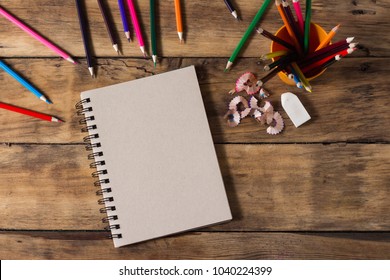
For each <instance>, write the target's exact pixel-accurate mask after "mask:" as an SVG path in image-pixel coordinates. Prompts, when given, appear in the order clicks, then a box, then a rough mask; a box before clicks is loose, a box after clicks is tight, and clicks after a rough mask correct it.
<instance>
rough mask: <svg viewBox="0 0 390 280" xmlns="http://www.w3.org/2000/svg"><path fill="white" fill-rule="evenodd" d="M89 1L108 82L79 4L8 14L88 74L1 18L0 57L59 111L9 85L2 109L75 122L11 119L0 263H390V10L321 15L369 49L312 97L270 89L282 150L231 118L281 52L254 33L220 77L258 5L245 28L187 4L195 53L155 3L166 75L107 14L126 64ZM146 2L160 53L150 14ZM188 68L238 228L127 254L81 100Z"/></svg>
mask: <svg viewBox="0 0 390 280" xmlns="http://www.w3.org/2000/svg"><path fill="white" fill-rule="evenodd" d="M85 2H86V11H87V14H88V18H89V27H90V30H91V39H92V45H93V56H94V57H95V58H96V60H95V61H96V63H97V69H96V70H97V78H96V79H91V77H90V75H89V73H88V70H87V66H86V61H85V59H84V57H85V54H84V49H83V44H82V39H81V34H80V29H79V23H78V17H77V12H76V7H75V2H74V1H58V0H36V1H30V0H28V1H22V0H2V1H1V3H0V5H1V6H2V7H4V8H6V9H7V10H8V11H10V12H11V13H13V14H14V15H16V16H17V17H19V18H20V19H22V20H24V21H25V23H27V24H28V25H30V26H31V27H33V28H34V29H36V30H37V31H39V32H40V33H41V34H43V35H44V36H46V37H47V38H48V39H50V40H51V41H53V42H54V43H56V44H57V45H59V46H60V47H62V48H63V49H65V50H66V51H68V52H69V53H70V54H71V55H72V56H74V57H76V58H77V60H78V62H79V64H78V65H72V64H70V63H68V62H66V61H64V60H63V59H62V58H60V57H58V56H57V55H56V54H55V53H53V52H52V51H51V50H49V49H47V48H46V47H45V46H43V45H41V44H40V43H39V42H37V41H36V40H34V39H32V38H31V37H29V36H28V35H27V34H25V33H24V32H23V31H21V30H20V29H18V28H17V27H15V26H13V25H12V24H11V23H9V22H8V21H7V20H5V19H4V18H2V17H0V57H1V58H2V59H4V61H5V62H6V63H7V64H9V65H10V66H11V67H13V68H14V69H15V70H16V71H18V72H19V73H20V74H21V75H22V76H24V77H25V78H27V79H28V80H29V81H31V83H33V84H34V85H35V86H36V87H37V88H38V89H40V90H41V91H42V92H44V93H45V95H47V96H48V97H49V98H50V99H51V100H52V101H53V102H54V104H53V105H48V104H45V103H43V102H42V101H39V100H38V99H37V98H36V97H34V96H33V95H32V94H31V93H29V92H28V91H27V90H26V89H24V88H23V87H22V86H21V85H20V84H18V83H17V82H16V81H15V80H13V79H12V78H10V77H9V76H8V75H7V74H6V73H4V72H3V71H0V101H2V102H5V103H10V104H13V105H16V106H20V107H25V108H29V109H32V110H36V111H39V112H43V113H47V114H51V115H55V116H57V117H59V118H61V119H64V120H65V123H48V122H43V121H39V120H36V119H33V118H29V117H26V116H22V115H18V114H15V113H12V112H8V111H5V110H0V154H1V161H0V170H1V172H0V201H1V203H0V213H1V217H2V218H1V219H0V248H1V250H0V259H389V258H390V254H389V252H390V247H389V246H390V245H389V244H390V233H389V232H390V216H389V213H390V204H389V200H388V197H389V195H390V175H389V170H390V145H389V143H390V142H389V141H390V113H389V110H388V108H389V106H390V98H389V96H390V95H389V92H390V82H389V80H388V78H387V76H388V73H389V70H390V51H389V47H388V46H389V45H390V36H388V32H386V31H387V30H389V28H390V23H389V21H388V18H389V10H390V1H372V0H359V1H336V0H327V1H324V0H321V1H313V4H312V8H313V11H312V19H313V21H314V22H316V23H318V24H320V25H321V26H323V27H324V28H325V30H330V29H331V28H332V27H334V26H335V25H337V24H339V23H340V24H341V28H340V30H339V32H338V33H337V35H336V37H335V39H334V40H335V41H336V40H340V39H343V38H345V37H350V36H355V38H356V39H355V41H358V42H360V45H359V49H358V50H357V51H355V52H354V53H353V54H352V55H350V56H348V57H347V58H345V59H342V61H340V62H338V63H337V64H335V65H333V66H331V68H330V69H328V70H327V71H326V72H325V73H324V74H323V75H322V76H320V77H319V78H317V79H316V80H314V81H312V86H313V93H312V94H306V93H303V91H302V90H299V89H297V88H295V87H291V86H287V85H285V84H283V83H282V82H281V81H280V80H279V79H278V78H277V77H276V78H274V79H272V80H271V81H270V82H269V83H267V84H266V89H267V90H268V91H269V92H270V94H271V96H270V98H269V100H270V101H271V102H272V104H273V105H274V107H275V109H276V110H277V111H279V112H280V113H281V114H282V116H283V118H284V120H285V125H286V127H285V130H284V131H283V133H282V134H280V135H278V136H270V135H268V134H266V132H265V129H266V127H264V126H260V125H258V124H257V123H256V122H255V121H254V120H253V119H250V118H247V119H244V120H243V121H242V123H241V124H240V125H239V126H238V127H236V128H228V127H227V125H226V121H225V120H224V119H223V116H224V115H225V113H226V110H227V104H228V102H229V101H230V100H231V98H232V96H230V95H228V94H227V92H228V91H229V90H230V89H232V88H233V86H234V83H235V80H236V79H237V77H239V76H240V75H241V74H243V73H244V72H247V71H251V72H253V73H254V74H255V75H256V76H257V77H259V78H260V77H261V76H262V75H264V72H263V70H262V68H263V66H264V63H263V62H260V61H259V59H258V58H259V57H260V55H261V54H264V53H267V52H268V51H269V45H270V42H269V41H268V40H267V39H265V38H263V37H261V36H259V35H256V34H253V36H252V37H251V38H250V40H249V41H248V42H247V44H246V45H245V47H244V49H243V50H242V52H241V53H240V55H239V57H238V59H237V60H236V63H235V64H234V65H233V68H232V69H231V71H229V72H227V73H224V72H223V70H224V68H225V65H226V62H227V58H228V57H229V56H230V55H231V53H232V51H233V50H234V48H235V47H236V45H237V43H238V42H239V40H240V39H241V37H242V35H243V33H244V32H245V30H246V28H247V27H248V25H249V23H250V22H251V21H252V19H253V17H254V15H255V14H256V12H257V8H258V7H259V6H260V4H261V3H260V4H259V1H255V0H245V1H239V3H238V2H237V1H236V3H237V5H236V6H237V7H236V8H237V9H238V12H239V14H240V16H241V18H242V19H243V20H242V21H241V22H237V21H235V20H234V19H233V18H232V16H231V15H230V14H229V12H228V11H227V9H226V7H225V4H224V3H223V1H182V5H183V7H182V8H183V19H184V25H185V41H186V42H185V44H179V42H178V41H179V40H178V37H177V32H176V23H175V17H174V5H173V2H172V1H157V2H158V6H157V15H158V17H157V26H158V29H157V33H158V35H157V36H158V40H159V43H158V49H159V56H160V58H161V59H160V61H159V63H158V65H157V67H156V68H154V67H153V63H152V61H151V59H150V58H149V57H148V58H146V59H145V58H142V57H141V52H140V50H139V47H138V44H137V42H136V41H134V42H131V43H128V42H127V40H126V39H125V36H124V34H123V30H122V25H121V21H120V16H119V9H118V6H117V1H107V3H108V6H109V8H110V14H111V16H112V18H113V20H114V23H115V26H114V28H115V30H116V35H117V38H118V39H119V44H120V46H121V49H122V52H123V54H122V55H119V56H118V55H117V54H116V53H115V52H114V50H113V48H112V46H111V42H110V40H109V38H108V36H107V31H106V29H105V26H104V22H103V19H102V17H101V14H100V12H99V8H98V4H97V2H96V1H95V0H86V1H85ZM134 2H135V3H136V6H137V7H136V8H137V11H138V12H139V16H140V21H141V24H142V26H143V33H144V39H145V41H146V48H147V50H148V51H149V52H150V43H149V41H150V36H149V34H150V32H149V3H148V1H140V0H138V1H134ZM271 6H272V7H271V8H269V9H268V11H267V12H266V14H265V16H264V19H263V20H262V22H261V27H263V28H264V29H266V30H268V31H270V32H275V31H276V30H277V29H278V28H279V27H280V26H281V25H282V21H281V19H280V16H279V15H278V13H277V11H276V9H275V7H273V5H271ZM302 6H303V9H304V3H302ZM131 31H134V30H133V28H132V27H131ZM132 37H133V39H135V38H134V33H133V35H132ZM189 65H195V67H196V70H197V75H198V78H199V83H200V87H201V92H202V96H203V100H204V104H205V107H206V112H207V117H208V120H209V124H210V128H211V132H212V136H213V140H214V142H215V143H216V150H217V156H218V160H219V163H220V167H221V171H222V175H223V179H224V181H225V185H226V190H227V195H228V199H229V203H230V205H231V209H232V213H233V221H231V222H229V223H225V224H221V225H218V226H214V227H208V228H204V229H200V230H198V231H194V232H189V233H182V234H178V235H174V236H171V237H166V238H161V239H156V240H152V241H149V242H144V243H140V244H136V245H134V246H128V247H125V248H120V249H114V247H113V244H112V241H111V240H107V239H106V238H105V237H106V235H107V232H104V231H103V230H102V228H103V225H102V224H101V219H102V218H103V217H104V214H101V213H100V212H99V208H100V206H99V205H98V204H97V199H98V197H96V196H95V191H96V188H95V187H94V186H93V181H94V179H93V178H92V177H91V176H90V173H91V172H92V171H93V170H91V169H89V163H90V162H89V161H88V160H87V154H88V152H86V151H85V149H84V146H83V144H82V139H83V137H84V136H85V134H84V133H81V132H80V125H79V124H78V121H79V119H80V118H79V116H77V115H76V110H75V108H74V105H75V103H76V102H78V101H79V98H80V97H79V96H80V92H82V91H85V90H89V89H93V88H97V87H103V86H108V85H112V84H116V83H120V82H125V81H129V80H134V79H139V78H143V77H147V76H151V75H155V74H159V73H164V72H167V71H169V70H174V69H178V68H181V67H185V66H189ZM183 82H185V81H183ZM286 91H291V92H294V93H296V94H297V95H298V96H299V98H300V100H301V101H302V103H303V104H304V106H305V107H306V109H307V110H308V112H309V114H310V115H311V117H312V119H311V120H310V121H309V122H307V123H305V124H304V125H302V126H301V127H300V128H295V127H294V126H293V124H292V122H291V121H290V120H289V119H288V117H287V115H286V114H285V112H284V111H283V109H282V108H281V104H280V95H281V94H282V93H283V92H286ZM135 106H142V104H136V105H135ZM173 106H176V105H175V104H173ZM171 109H172V110H174V107H172V108H171ZM145 117H147V116H145Z"/></svg>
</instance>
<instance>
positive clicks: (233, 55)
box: [225, 0, 271, 71]
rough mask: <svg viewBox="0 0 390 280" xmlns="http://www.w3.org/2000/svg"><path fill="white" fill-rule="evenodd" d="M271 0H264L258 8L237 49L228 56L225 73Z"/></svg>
mask: <svg viewBox="0 0 390 280" xmlns="http://www.w3.org/2000/svg"><path fill="white" fill-rule="evenodd" d="M270 2H271V0H265V1H264V2H263V5H262V6H261V7H260V9H259V11H258V12H257V13H256V15H255V17H254V18H253V20H252V22H251V24H250V25H249V27H248V29H247V30H246V31H245V33H244V36H243V37H242V38H241V40H240V42H239V43H238V45H237V47H236V48H235V49H234V51H233V54H232V55H231V56H230V58H229V60H228V62H227V64H226V67H225V71H227V70H228V69H229V68H230V67H231V66H232V65H233V63H234V61H235V60H236V58H237V55H238V53H239V52H240V50H241V49H242V47H243V46H244V44H245V42H246V41H247V40H248V37H249V35H251V34H252V32H253V30H254V29H255V27H256V25H257V24H258V23H259V21H260V19H261V18H262V16H263V14H264V13H265V10H266V9H267V7H268V6H269V4H270Z"/></svg>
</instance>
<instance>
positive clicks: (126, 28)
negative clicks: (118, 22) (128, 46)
mask: <svg viewBox="0 0 390 280" xmlns="http://www.w3.org/2000/svg"><path fill="white" fill-rule="evenodd" d="M118 5H119V11H120V13H121V18H122V24H123V29H124V31H125V35H126V38H127V40H128V41H129V42H130V41H131V37H130V30H129V24H128V22H127V17H126V9H125V4H124V3H123V0H118Z"/></svg>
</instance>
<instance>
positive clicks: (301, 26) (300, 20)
mask: <svg viewBox="0 0 390 280" xmlns="http://www.w3.org/2000/svg"><path fill="white" fill-rule="evenodd" d="M293 5H294V10H295V14H296V16H297V19H298V27H299V31H301V32H302V33H301V34H303V33H304V29H305V27H304V26H305V25H304V23H303V16H302V10H301V4H300V3H299V0H293Z"/></svg>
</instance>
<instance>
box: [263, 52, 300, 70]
mask: <svg viewBox="0 0 390 280" xmlns="http://www.w3.org/2000/svg"><path fill="white" fill-rule="evenodd" d="M296 58H297V55H296V53H291V54H288V55H285V56H282V57H281V58H279V59H277V60H275V61H274V62H272V63H270V64H268V65H266V66H264V71H269V70H271V69H273V68H275V67H277V66H279V65H285V64H289V63H290V62H291V61H294V60H295V59H296Z"/></svg>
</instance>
